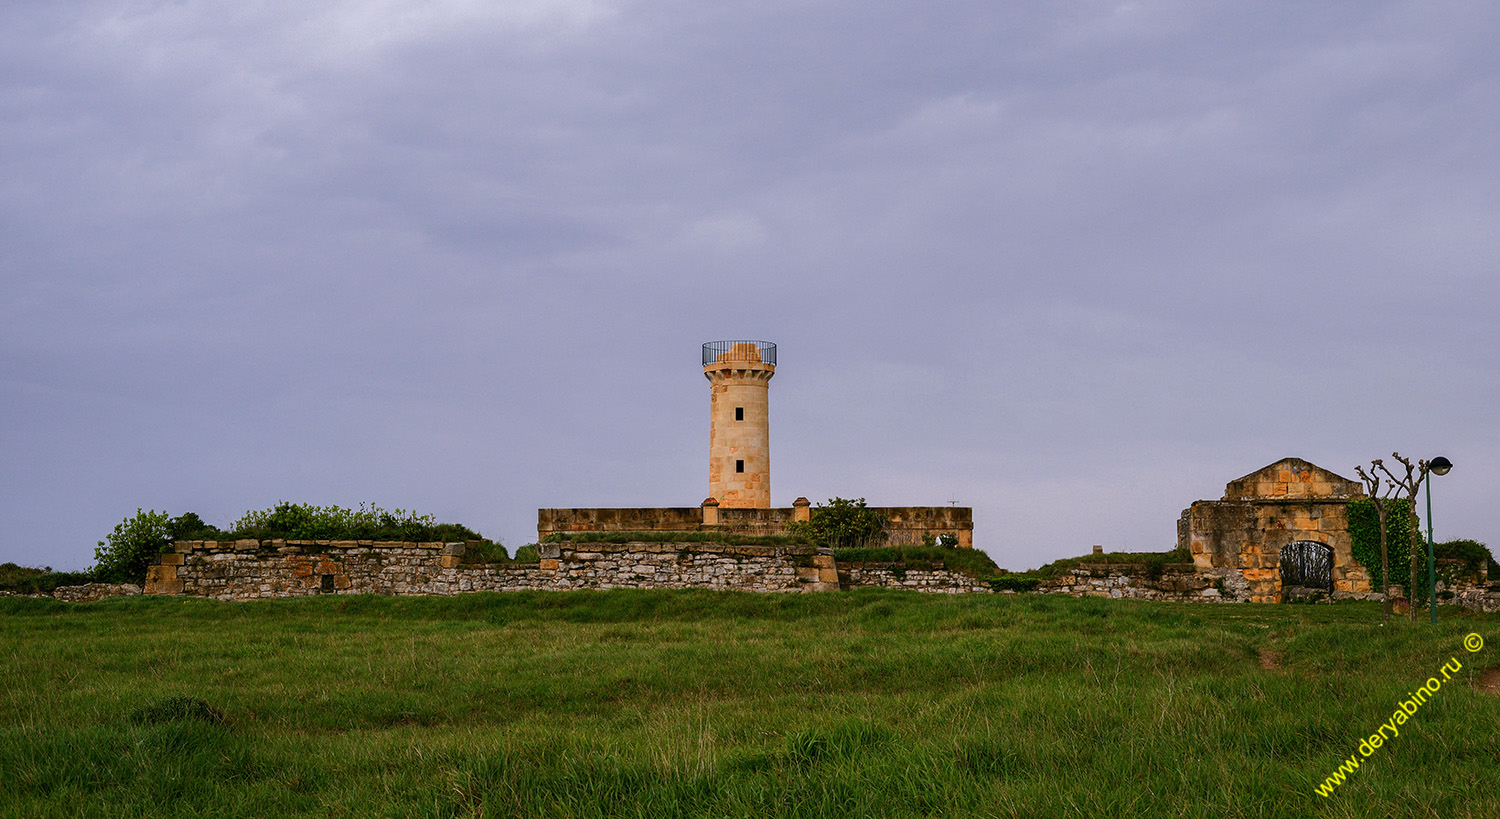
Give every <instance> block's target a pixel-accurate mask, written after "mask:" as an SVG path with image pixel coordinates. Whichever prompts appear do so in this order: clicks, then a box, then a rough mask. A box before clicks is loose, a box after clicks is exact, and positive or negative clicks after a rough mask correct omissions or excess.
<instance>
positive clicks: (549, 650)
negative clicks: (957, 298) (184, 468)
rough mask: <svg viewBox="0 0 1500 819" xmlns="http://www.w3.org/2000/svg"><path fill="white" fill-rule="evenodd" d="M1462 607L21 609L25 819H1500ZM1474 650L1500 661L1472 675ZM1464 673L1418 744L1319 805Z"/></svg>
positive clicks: (14, 666) (11, 705)
mask: <svg viewBox="0 0 1500 819" xmlns="http://www.w3.org/2000/svg"><path fill="white" fill-rule="evenodd" d="M1444 616H1445V619H1444V621H1443V622H1441V623H1440V624H1439V626H1438V627H1437V628H1436V629H1432V628H1431V627H1429V626H1428V625H1426V624H1425V623H1423V624H1420V625H1417V626H1413V625H1412V624H1410V623H1407V622H1405V621H1401V622H1396V623H1392V625H1391V626H1389V627H1386V628H1381V627H1380V626H1379V625H1378V620H1379V615H1378V606H1376V605H1374V604H1350V605H1340V606H1256V605H1170V604H1146V603H1132V602H1129V601H1112V600H1099V599H1084V600H1075V599H1070V598H1063V597H1051V596H1030V595H1026V596H993V597H991V596H980V595H963V596H946V595H933V596H923V595H917V594H913V593H902V592H881V591H861V592H852V593H837V594H835V593H829V594H810V595H753V594H738V593H718V592H707V591H684V592H666V591H662V592H629V591H614V592H576V593H540V594H529V593H514V594H503V595H502V594H475V595H465V596H460V597H450V598H400V597H364V596H361V597H331V596H330V597H321V598H304V599H299V600H288V601H275V602H265V603H242V604H228V603H218V602H214V601H206V600H196V599H171V598H130V599H116V600H110V601H106V602H103V603H99V604H93V605H70V604H64V603H58V602H55V601H48V600H31V599H16V598H8V599H7V598H0V623H3V627H0V657H3V658H4V663H5V672H6V673H5V674H4V675H3V677H0V815H16V816H22V815H24V816H199V815H205V816H206V815H213V816H270V815H288V816H295V815H305V816H454V817H457V816H641V817H648V816H649V817H663V816H667V817H670V816H705V815H713V816H747V817H748V816H757V817H759V816H826V817H835V816H838V817H849V816H938V815H942V816H1085V815H1088V816H1152V815H1170V816H1183V817H1224V816H1231V817H1260V816H1337V817H1344V816H1349V817H1353V816H1384V815H1401V816H1444V817H1450V816H1459V817H1464V816H1475V817H1478V816H1497V815H1500V793H1497V791H1496V788H1495V787H1494V784H1493V781H1492V780H1493V777H1494V773H1495V771H1496V770H1497V769H1500V699H1497V698H1496V697H1495V696H1494V695H1493V694H1492V693H1489V692H1487V691H1486V690H1485V689H1484V682H1485V680H1486V679H1487V677H1486V671H1487V670H1489V669H1492V668H1494V667H1500V658H1497V657H1496V652H1500V618H1496V617H1494V616H1488V617H1480V616H1475V615H1467V614H1464V613H1459V612H1444ZM1470 632H1478V633H1481V634H1483V635H1484V636H1485V637H1486V638H1487V639H1489V640H1490V643H1491V645H1490V647H1487V648H1485V649H1483V650H1482V651H1480V652H1478V653H1469V652H1466V651H1465V650H1464V649H1463V648H1462V647H1461V644H1462V641H1463V637H1464V635H1465V634H1468V633H1470ZM1450 658H1457V659H1458V661H1459V662H1461V663H1462V664H1463V666H1464V667H1463V670H1462V671H1461V672H1460V673H1459V676H1458V678H1456V679H1455V680H1454V681H1452V682H1450V683H1448V684H1447V685H1445V686H1443V688H1442V689H1441V691H1440V692H1439V693H1438V694H1437V695H1436V696H1435V697H1434V698H1433V699H1432V700H1431V702H1429V703H1428V704H1427V705H1425V706H1423V707H1422V709H1421V710H1420V712H1419V713H1418V714H1417V715H1416V716H1415V717H1413V718H1412V719H1411V721H1410V722H1408V723H1407V724H1406V725H1405V726H1403V727H1402V730H1401V734H1400V737H1399V738H1398V739H1395V740H1393V741H1392V742H1390V743H1388V744H1386V746H1385V747H1383V748H1380V749H1379V750H1377V751H1375V752H1374V754H1373V755H1372V756H1370V757H1369V758H1367V759H1362V763H1363V764H1362V767H1360V768H1359V770H1358V771H1356V772H1355V773H1353V774H1352V775H1350V776H1349V778H1348V781H1347V782H1346V783H1345V784H1344V785H1342V786H1341V787H1339V788H1338V789H1337V790H1336V791H1335V792H1334V794H1333V795H1332V796H1330V797H1322V796H1319V795H1317V794H1315V793H1314V790H1313V789H1314V786H1315V785H1317V784H1321V783H1322V782H1323V779H1324V777H1326V776H1328V775H1329V774H1330V773H1331V772H1332V771H1333V770H1334V769H1335V768H1336V767H1337V765H1338V764H1339V762H1340V761H1342V760H1344V759H1346V758H1348V757H1349V756H1350V754H1351V753H1357V747H1358V744H1359V742H1360V739H1361V738H1362V737H1363V736H1366V735H1368V734H1369V733H1371V732H1373V731H1375V730H1376V729H1377V728H1378V726H1379V724H1380V723H1381V722H1384V721H1385V720H1386V719H1388V718H1389V717H1390V716H1391V712H1392V710H1393V709H1394V708H1396V707H1397V705H1398V703H1399V702H1400V701H1401V700H1403V699H1405V698H1406V697H1407V696H1408V692H1410V691H1413V690H1414V689H1415V688H1416V687H1417V686H1419V685H1421V683H1422V681H1423V680H1425V679H1426V678H1427V677H1428V676H1429V675H1431V674H1433V673H1434V672H1437V671H1438V670H1439V669H1440V668H1441V666H1442V665H1443V664H1444V663H1445V662H1447V661H1448V660H1449V659H1450ZM1494 675H1500V672H1495V671H1492V672H1491V674H1490V676H1494ZM174 697H178V698H198V699H201V700H203V701H204V702H206V703H207V704H208V705H210V706H212V708H211V709H208V710H203V709H197V710H195V709H194V708H179V707H176V706H177V705H180V704H181V703H183V702H190V700H182V699H178V700H174V699H172V698H174ZM215 709H216V710H215ZM220 714H222V721H219V720H218V716H219V715H220Z"/></svg>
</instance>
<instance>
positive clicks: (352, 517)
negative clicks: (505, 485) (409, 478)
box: [228, 501, 484, 543]
mask: <svg viewBox="0 0 1500 819" xmlns="http://www.w3.org/2000/svg"><path fill="white" fill-rule="evenodd" d="M228 536H229V537H233V538H246V539H255V540H407V541H417V542H423V541H426V542H433V541H441V542H445V543H456V542H460V541H469V540H483V539H484V538H483V537H481V536H480V535H479V534H478V533H477V532H475V531H474V530H472V529H470V528H468V527H467V526H463V525H461V524H457V523H438V522H437V520H436V519H435V518H433V517H432V516H431V515H418V514H417V513H416V512H412V511H407V510H405V509H397V510H395V511H394V512H390V511H386V510H384V509H381V508H380V507H379V506H375V505H374V504H371V505H370V506H368V507H366V506H365V504H360V505H359V508H358V509H345V508H343V507H340V506H313V505H310V504H304V503H288V502H286V501H282V502H280V503H278V504H276V505H275V506H273V507H271V508H270V509H265V510H262V511H258V512H246V513H245V514H244V516H243V517H241V518H240V519H239V520H237V521H235V522H234V526H233V527H231V529H230V532H229V535H228Z"/></svg>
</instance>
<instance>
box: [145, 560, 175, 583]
mask: <svg viewBox="0 0 1500 819" xmlns="http://www.w3.org/2000/svg"><path fill="white" fill-rule="evenodd" d="M152 568H154V569H156V579H157V580H160V581H163V582H169V581H172V580H176V579H177V567H176V566H173V565H170V564H168V565H165V566H153V567H152ZM147 574H148V576H149V574H150V573H149V572H148V573H147Z"/></svg>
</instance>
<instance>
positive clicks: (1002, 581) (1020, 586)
mask: <svg viewBox="0 0 1500 819" xmlns="http://www.w3.org/2000/svg"><path fill="white" fill-rule="evenodd" d="M984 582H985V583H986V584H988V585H989V587H990V588H992V589H994V590H995V591H1017V592H1029V591H1036V587H1037V585H1038V584H1040V583H1041V578H1039V577H1035V576H1033V575H1030V574H997V575H994V576H993V577H987V578H985V580H984Z"/></svg>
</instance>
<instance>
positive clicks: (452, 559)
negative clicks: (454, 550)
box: [438, 555, 463, 569]
mask: <svg viewBox="0 0 1500 819" xmlns="http://www.w3.org/2000/svg"><path fill="white" fill-rule="evenodd" d="M461 563H463V558H461V557H459V556H458V555H440V556H439V557H438V565H439V566H442V567H443V568H445V569H457V568H458V567H459V564H461Z"/></svg>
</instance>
